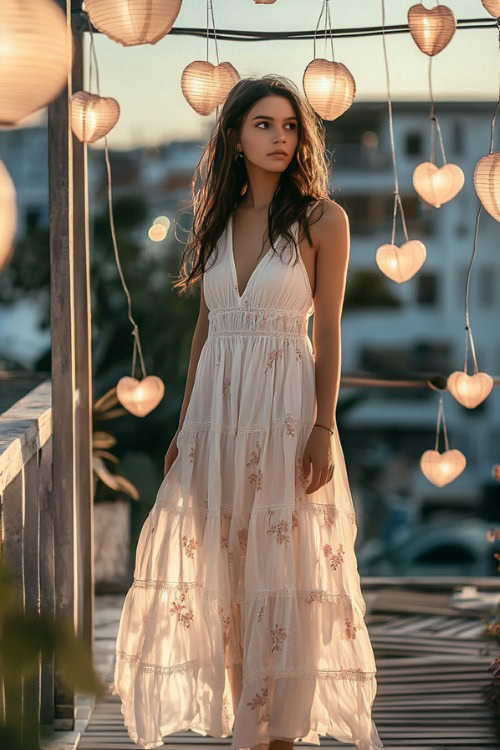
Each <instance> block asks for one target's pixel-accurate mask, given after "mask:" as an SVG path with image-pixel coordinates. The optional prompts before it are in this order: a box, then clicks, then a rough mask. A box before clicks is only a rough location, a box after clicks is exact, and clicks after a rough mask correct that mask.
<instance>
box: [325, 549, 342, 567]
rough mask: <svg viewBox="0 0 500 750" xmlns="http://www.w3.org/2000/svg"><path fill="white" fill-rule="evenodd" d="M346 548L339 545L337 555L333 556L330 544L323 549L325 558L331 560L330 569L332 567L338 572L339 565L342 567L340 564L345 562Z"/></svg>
mask: <svg viewBox="0 0 500 750" xmlns="http://www.w3.org/2000/svg"><path fill="white" fill-rule="evenodd" d="M344 552H345V550H344V548H343V547H342V545H341V544H339V546H338V549H337V554H333V551H332V547H331V545H330V544H325V545H324V547H323V554H324V555H325V557H329V558H330V567H332V568H333V569H334V570H337V565H340V563H342V562H344V557H343V556H344Z"/></svg>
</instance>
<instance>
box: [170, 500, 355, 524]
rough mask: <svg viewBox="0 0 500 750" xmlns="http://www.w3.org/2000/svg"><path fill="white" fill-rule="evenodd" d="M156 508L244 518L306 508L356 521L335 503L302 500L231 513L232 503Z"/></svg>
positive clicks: (256, 506)
mask: <svg viewBox="0 0 500 750" xmlns="http://www.w3.org/2000/svg"><path fill="white" fill-rule="evenodd" d="M157 508H158V509H159V510H162V511H165V512H167V513H176V514H177V515H178V516H185V515H186V514H188V513H194V514H198V515H201V516H208V517H212V518H213V517H218V516H220V515H221V514H222V515H226V516H229V517H230V518H245V517H250V516H251V515H252V513H274V512H275V511H278V512H280V511H285V510H287V509H290V508H291V509H293V510H308V511H312V512H313V513H319V514H322V513H328V518H329V519H330V518H331V514H332V512H333V514H337V513H339V514H341V515H344V516H346V517H347V518H348V519H349V521H350V522H351V523H352V524H355V523H356V514H355V513H354V512H352V511H349V510H340V509H339V508H338V507H337V506H336V505H335V503H310V502H305V501H303V500H299V501H298V502H294V503H274V504H271V505H254V506H253V508H251V509H249V510H245V511H242V512H241V513H233V506H232V505H220V506H219V508H215V509H213V510H208V508H207V507H206V506H204V507H198V508H194V507H192V506H182V505H169V504H168V503H164V504H161V503H158V505H157Z"/></svg>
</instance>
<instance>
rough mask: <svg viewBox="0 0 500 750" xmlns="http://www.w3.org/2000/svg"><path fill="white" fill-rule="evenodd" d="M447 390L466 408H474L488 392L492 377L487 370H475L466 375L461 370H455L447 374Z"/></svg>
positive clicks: (491, 386) (491, 384)
mask: <svg viewBox="0 0 500 750" xmlns="http://www.w3.org/2000/svg"><path fill="white" fill-rule="evenodd" d="M447 385H448V390H449V391H450V393H451V395H452V396H453V397H454V398H456V400H457V401H458V402H459V403H460V404H462V406H466V407H467V408H468V409H474V407H476V406H477V405H478V404H480V403H481V401H484V399H485V398H487V396H488V395H489V394H490V392H491V389H492V388H493V378H492V377H491V375H488V373H487V372H476V374H475V375H468V374H467V373H466V372H464V371H463V370H456V371H455V372H452V373H451V375H449V376H448V381H447Z"/></svg>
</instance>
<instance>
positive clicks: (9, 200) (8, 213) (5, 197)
mask: <svg viewBox="0 0 500 750" xmlns="http://www.w3.org/2000/svg"><path fill="white" fill-rule="evenodd" d="M16 225H17V204H16V189H15V187H14V183H13V182H12V178H11V176H10V174H9V173H8V171H7V169H6V167H5V165H4V163H3V161H2V160H1V159H0V272H1V271H2V270H3V269H4V268H5V266H6V265H7V263H8V262H9V261H10V259H11V257H12V252H13V250H14V237H15V234H16Z"/></svg>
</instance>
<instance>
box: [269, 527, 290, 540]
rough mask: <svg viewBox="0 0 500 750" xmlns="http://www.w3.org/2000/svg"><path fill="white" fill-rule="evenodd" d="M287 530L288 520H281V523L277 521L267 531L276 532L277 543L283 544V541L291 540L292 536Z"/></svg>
mask: <svg viewBox="0 0 500 750" xmlns="http://www.w3.org/2000/svg"><path fill="white" fill-rule="evenodd" d="M287 531H288V521H280V522H279V523H275V524H274V526H271V528H270V529H268V530H267V533H268V534H276V541H277V543H278V544H283V542H289V541H290V537H289V536H288V535H287V533H286V532H287Z"/></svg>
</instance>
